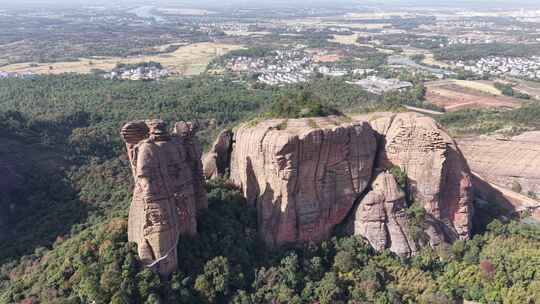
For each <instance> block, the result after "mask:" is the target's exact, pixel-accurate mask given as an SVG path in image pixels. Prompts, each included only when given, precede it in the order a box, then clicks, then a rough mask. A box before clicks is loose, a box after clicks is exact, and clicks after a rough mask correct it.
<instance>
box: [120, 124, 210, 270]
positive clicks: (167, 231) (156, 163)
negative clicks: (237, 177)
mask: <svg viewBox="0 0 540 304" xmlns="http://www.w3.org/2000/svg"><path fill="white" fill-rule="evenodd" d="M175 130H176V133H175V134H173V135H172V136H171V135H169V134H168V132H167V130H166V127H165V124H164V123H163V121H160V120H151V121H147V122H143V121H138V122H130V123H128V124H126V125H125V126H124V127H123V128H122V131H121V135H122V137H123V139H124V141H125V142H126V145H127V150H128V156H129V160H130V163H131V168H132V173H133V176H134V178H135V189H134V193H133V200H132V203H131V207H130V210H129V221H128V239H129V241H132V242H136V243H137V245H138V253H139V256H140V258H141V261H142V262H143V263H144V264H145V265H146V266H148V267H151V268H153V269H155V270H156V271H158V272H159V273H160V274H162V275H168V274H170V273H172V272H173V271H175V270H176V269H177V266H178V261H177V248H176V247H177V244H178V238H179V236H180V235H190V236H193V235H195V234H196V233H197V222H196V213H197V210H198V209H200V208H205V206H206V205H207V202H206V194H205V192H204V188H203V187H204V185H203V184H202V182H203V178H202V165H201V164H200V156H201V155H200V154H201V153H200V148H199V147H198V144H197V142H196V140H195V138H194V137H193V131H194V130H193V128H192V126H191V125H189V124H177V125H176V128H175Z"/></svg>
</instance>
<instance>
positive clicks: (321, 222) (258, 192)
mask: <svg viewBox="0 0 540 304" xmlns="http://www.w3.org/2000/svg"><path fill="white" fill-rule="evenodd" d="M376 148H377V143H376V140H375V136H374V134H373V131H372V129H371V127H370V126H369V124H368V123H367V122H361V121H360V122H352V123H351V122H348V121H346V120H344V118H340V117H326V118H311V119H294V120H279V119H278V120H269V121H265V122H261V123H259V124H257V125H256V126H250V125H248V124H246V125H243V126H241V127H240V128H239V129H238V130H237V131H236V133H235V143H234V148H233V151H232V159H231V169H230V170H231V179H232V181H233V182H234V183H235V184H237V185H238V186H239V187H240V188H241V189H242V190H243V192H244V194H245V196H246V197H247V200H248V202H249V203H250V204H253V205H255V206H256V207H257V211H258V221H259V230H260V231H259V232H260V235H261V237H262V239H263V240H264V241H265V242H266V243H267V244H269V245H270V246H276V245H281V244H286V243H303V242H309V241H315V242H317V241H320V240H323V239H326V238H328V237H330V235H331V233H332V231H333V229H334V227H335V226H336V225H337V224H339V223H341V222H342V221H343V220H344V219H345V217H346V216H347V214H348V213H349V212H350V210H351V208H352V207H353V204H354V202H355V200H356V199H357V198H358V196H359V195H360V194H361V193H362V192H363V191H364V189H366V187H367V185H368V183H369V181H370V179H371V174H372V169H373V163H374V159H375V154H376Z"/></svg>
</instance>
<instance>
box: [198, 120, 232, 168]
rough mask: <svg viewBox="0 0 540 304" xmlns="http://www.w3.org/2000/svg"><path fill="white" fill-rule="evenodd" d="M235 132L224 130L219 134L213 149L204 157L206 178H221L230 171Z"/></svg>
mask: <svg viewBox="0 0 540 304" xmlns="http://www.w3.org/2000/svg"><path fill="white" fill-rule="evenodd" d="M232 145H233V132H232V131H231V130H228V129H227V130H223V131H221V133H219V135H218V137H217V139H216V141H215V142H214V144H213V145H212V148H211V149H210V151H209V152H208V153H206V154H205V155H204V157H203V167H204V176H205V177H206V178H207V179H211V178H216V177H221V176H223V175H225V174H226V173H227V170H229V166H230V162H231V149H232Z"/></svg>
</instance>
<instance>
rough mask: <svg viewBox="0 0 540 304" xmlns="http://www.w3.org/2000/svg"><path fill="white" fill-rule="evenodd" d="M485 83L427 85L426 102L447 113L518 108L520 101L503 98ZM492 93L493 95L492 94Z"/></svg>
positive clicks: (449, 81) (451, 82)
mask: <svg viewBox="0 0 540 304" xmlns="http://www.w3.org/2000/svg"><path fill="white" fill-rule="evenodd" d="M493 89H495V88H494V87H492V86H490V85H489V84H486V83H483V82H472V81H455V80H441V81H432V82H429V83H427V84H426V100H428V101H429V102H431V103H433V104H435V105H438V106H440V107H443V108H444V109H445V110H446V111H456V110H460V109H467V108H508V109H511V108H518V107H519V106H520V105H521V102H520V101H519V100H518V99H515V98H512V97H508V96H502V95H500V92H499V91H498V90H497V94H491V93H494V91H493ZM490 92H491V93H490Z"/></svg>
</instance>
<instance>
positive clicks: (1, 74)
mask: <svg viewBox="0 0 540 304" xmlns="http://www.w3.org/2000/svg"><path fill="white" fill-rule="evenodd" d="M35 76H36V75H35V74H34V73H31V72H25V73H11V72H4V71H0V79H5V78H21V79H29V78H34V77H35Z"/></svg>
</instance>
